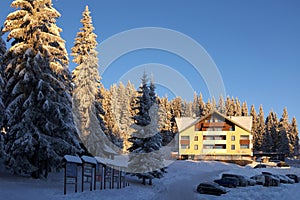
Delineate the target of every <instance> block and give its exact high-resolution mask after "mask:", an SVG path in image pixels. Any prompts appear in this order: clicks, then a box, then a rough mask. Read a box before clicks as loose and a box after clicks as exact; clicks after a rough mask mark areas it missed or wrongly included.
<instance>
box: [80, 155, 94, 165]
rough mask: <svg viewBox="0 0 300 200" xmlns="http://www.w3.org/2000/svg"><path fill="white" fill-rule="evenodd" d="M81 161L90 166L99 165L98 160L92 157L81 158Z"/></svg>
mask: <svg viewBox="0 0 300 200" xmlns="http://www.w3.org/2000/svg"><path fill="white" fill-rule="evenodd" d="M81 159H82V160H83V162H85V163H90V164H95V165H96V164H97V160H96V159H95V158H94V157H90V156H81Z"/></svg>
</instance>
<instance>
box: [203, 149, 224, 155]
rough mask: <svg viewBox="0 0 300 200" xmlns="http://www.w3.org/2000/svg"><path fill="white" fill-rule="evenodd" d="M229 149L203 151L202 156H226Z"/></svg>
mask: <svg viewBox="0 0 300 200" xmlns="http://www.w3.org/2000/svg"><path fill="white" fill-rule="evenodd" d="M226 153H227V149H202V154H226Z"/></svg>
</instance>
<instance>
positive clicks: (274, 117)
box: [270, 111, 280, 152]
mask: <svg viewBox="0 0 300 200" xmlns="http://www.w3.org/2000/svg"><path fill="white" fill-rule="evenodd" d="M270 114H271V116H272V121H273V126H272V131H271V133H272V134H271V135H272V141H273V146H272V152H278V149H279V144H280V141H279V135H278V134H279V133H278V125H279V121H278V118H277V115H276V113H275V112H273V111H271V113H270Z"/></svg>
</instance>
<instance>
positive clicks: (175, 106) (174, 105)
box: [170, 97, 182, 133]
mask: <svg viewBox="0 0 300 200" xmlns="http://www.w3.org/2000/svg"><path fill="white" fill-rule="evenodd" d="M170 103H171V112H172V119H171V124H172V132H173V133H178V127H177V124H176V121H175V118H176V117H182V98H181V97H176V98H175V99H173V100H172V101H171V102H170Z"/></svg>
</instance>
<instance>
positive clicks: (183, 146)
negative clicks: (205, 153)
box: [181, 144, 190, 149]
mask: <svg viewBox="0 0 300 200" xmlns="http://www.w3.org/2000/svg"><path fill="white" fill-rule="evenodd" d="M189 148H190V145H189V144H182V145H181V149H189Z"/></svg>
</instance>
